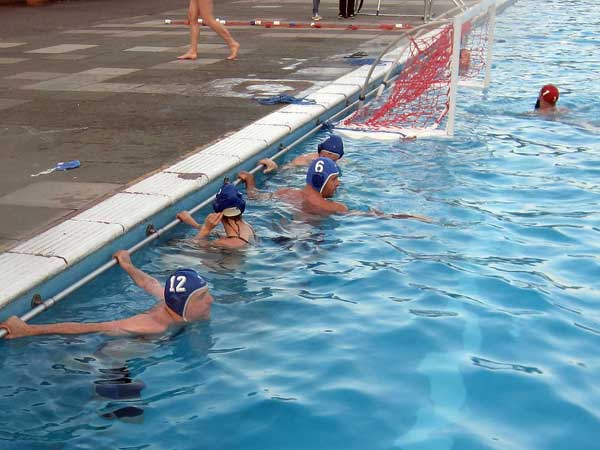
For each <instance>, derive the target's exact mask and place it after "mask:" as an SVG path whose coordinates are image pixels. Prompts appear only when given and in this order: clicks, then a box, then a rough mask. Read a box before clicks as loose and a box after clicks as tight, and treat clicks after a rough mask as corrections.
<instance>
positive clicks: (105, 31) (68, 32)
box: [63, 30, 127, 35]
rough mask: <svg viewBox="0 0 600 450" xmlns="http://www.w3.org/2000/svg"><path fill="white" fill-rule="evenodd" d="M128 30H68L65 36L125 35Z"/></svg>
mask: <svg viewBox="0 0 600 450" xmlns="http://www.w3.org/2000/svg"><path fill="white" fill-rule="evenodd" d="M126 31H127V30H67V31H63V34H105V35H111V34H119V33H125V32H126Z"/></svg>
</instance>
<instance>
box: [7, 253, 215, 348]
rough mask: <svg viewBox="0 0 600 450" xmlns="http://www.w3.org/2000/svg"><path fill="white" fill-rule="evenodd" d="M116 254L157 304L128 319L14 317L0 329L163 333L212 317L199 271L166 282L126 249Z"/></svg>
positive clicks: (20, 333) (12, 332)
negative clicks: (32, 320)
mask: <svg viewBox="0 0 600 450" xmlns="http://www.w3.org/2000/svg"><path fill="white" fill-rule="evenodd" d="M113 256H114V258H115V259H116V260H117V263H118V264H119V265H120V266H121V268H122V269H123V270H124V271H125V272H127V274H128V275H129V276H130V277H131V279H132V280H133V281H134V282H135V284H137V285H138V286H139V287H140V288H142V289H143V290H144V291H146V292H147V293H148V294H150V295H152V296H153V297H154V298H155V299H156V300H157V302H158V303H157V305H156V306H154V307H153V308H152V309H150V310H149V311H146V312H143V313H141V314H136V315H135V316H131V317H128V318H126V319H120V320H113V321H109V322H96V323H90V322H87V323H79V322H61V323H52V324H44V325H30V324H27V323H25V322H23V321H22V320H21V319H19V318H18V317H16V316H12V317H10V318H9V319H8V320H6V321H5V322H3V323H0V328H4V329H6V331H7V332H8V334H7V336H6V338H7V339H16V338H20V337H24V336H38V335H42V334H86V333H105V334H110V335H160V334H164V333H166V332H167V331H168V330H169V329H170V328H172V327H173V326H174V325H183V324H184V323H185V322H195V321H199V320H208V319H210V307H211V304H212V302H213V297H212V296H211V295H210V292H209V289H208V285H207V283H206V280H204V278H202V277H201V276H200V275H199V274H198V272H196V271H195V270H193V269H179V270H177V271H175V272H174V273H172V274H171V275H170V276H169V278H167V281H166V283H165V284H164V285H163V284H162V283H160V282H159V281H158V280H157V279H156V278H154V277H152V276H150V275H148V274H147V273H145V272H143V271H142V270H140V269H138V268H137V267H135V266H134V265H133V263H132V262H131V258H130V256H129V252H127V251H126V250H119V251H118V252H116V253H115V254H114V255H113Z"/></svg>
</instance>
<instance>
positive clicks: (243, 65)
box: [0, 0, 453, 251]
mask: <svg viewBox="0 0 600 450" xmlns="http://www.w3.org/2000/svg"><path fill="white" fill-rule="evenodd" d="M398 3H399V4H398ZM376 4H377V3H376V2H375V1H374V0H372V1H370V2H369V1H367V2H365V5H364V6H363V10H362V12H374V10H375V7H376ZM143 5H144V6H143V10H142V9H141V8H140V3H139V2H134V1H132V0H105V1H101V0H93V1H86V0H80V1H72V2H53V3H50V4H49V5H48V6H45V7H39V8H28V7H25V6H21V5H18V4H11V5H9V6H4V5H0V161H1V164H0V251H3V250H6V249H8V248H11V247H13V246H14V245H17V244H18V243H20V242H22V241H23V240H26V239H28V238H30V237H32V236H34V235H36V234H37V233H39V232H41V231H43V230H45V229H47V228H49V227H50V226H52V225H55V224H57V223H60V222H61V221H63V220H65V219H66V218H68V217H70V216H72V215H74V214H76V213H77V212H80V211H81V210H83V209H86V208H89V207H90V206H91V205H93V204H95V203H97V202H98V201H100V200H101V199H103V198H106V197H107V196H110V195H112V194H114V193H116V192H118V191H120V190H122V189H123V187H124V186H126V185H128V184H130V183H131V182H132V181H134V180H137V179H139V178H141V177H144V176H146V175H147V174H149V173H152V172H153V171H155V170H157V169H159V168H160V167H162V166H164V165H166V164H171V163H173V162H174V161H176V160H177V159H179V158H181V157H183V156H184V155H187V154H189V153H190V152H192V151H193V150H194V149H197V148H198V147H200V146H204V145H206V144H208V143H210V142H211V141H214V140H216V139H218V138H220V137H222V136H224V135H226V134H227V133H230V132H233V131H236V130H238V129H240V128H242V127H244V126H245V125H247V124H249V123H250V122H252V121H254V120H257V119H258V118H260V117H262V116H264V115H266V114H268V113H269V112H271V111H273V110H274V109H276V108H278V107H279V106H262V105H260V104H258V103H257V102H256V101H255V100H254V99H253V98H254V97H255V96H257V95H261V96H269V95H274V94H282V93H284V94H289V95H296V96H302V95H304V94H305V93H306V92H308V91H311V90H314V89H315V88H317V87H321V86H324V85H326V84H327V83H328V82H329V81H332V80H334V79H336V78H338V77H339V76H341V75H343V74H345V73H347V72H350V71H351V70H353V69H355V68H356V66H352V65H350V64H349V63H348V61H349V60H348V59H347V58H344V56H346V55H349V54H351V53H353V52H356V51H365V52H366V53H368V56H369V57H375V56H376V55H377V54H378V52H379V50H380V49H381V48H382V47H383V46H384V45H385V44H386V43H387V42H388V41H389V40H390V39H392V38H393V37H395V36H397V35H398V33H399V32H398V31H379V30H361V29H359V30H346V29H331V28H328V27H327V24H331V25H335V26H337V27H339V26H340V25H350V24H351V25H356V26H358V27H359V28H360V27H361V26H362V25H373V24H381V23H386V24H395V23H404V24H420V23H422V19H421V18H420V17H388V16H377V17H376V16H370V15H359V16H357V18H356V19H354V20H352V21H350V20H347V21H339V20H336V19H337V18H336V16H337V2H332V1H322V2H321V8H320V13H321V15H322V16H323V17H324V20H323V24H324V25H323V28H321V29H289V28H283V27H282V28H270V29H268V28H264V27H252V26H249V25H248V26H235V27H231V28H230V31H231V32H232V34H233V35H234V37H235V38H236V39H237V40H238V41H240V43H241V44H242V50H241V52H240V58H239V60H238V61H233V62H232V61H227V60H226V59H225V57H226V56H227V54H228V50H227V47H226V46H225V45H224V43H223V42H222V41H221V40H220V39H219V38H218V36H217V35H216V34H214V33H213V32H212V31H210V30H208V29H207V28H202V32H201V45H200V49H199V50H200V58H199V59H198V60H196V61H177V60H176V59H175V57H176V56H177V55H178V54H181V53H183V52H184V51H185V49H186V48H187V45H186V44H187V41H188V32H187V28H186V27H185V26H183V25H166V24H165V23H164V19H166V18H171V19H175V20H184V19H185V15H186V9H185V6H186V5H185V2H182V1H179V0H178V1H174V0H160V1H157V0H147V1H145V2H144V3H143ZM382 5H383V8H382V12H383V13H387V14H399V15H400V14H405V15H407V14H408V15H420V14H422V13H423V2H422V1H421V0H412V1H402V2H395V4H394V5H393V6H392V4H391V2H386V1H385V0H384V1H383V2H382ZM451 6H453V5H452V3H451V2H449V1H436V2H434V7H433V13H434V15H435V14H440V13H442V12H444V11H445V10H447V9H449V8H451ZM310 13H311V3H310V2H308V1H307V0H277V1H275V0H261V1H257V0H220V1H219V2H218V3H217V4H216V5H215V15H216V16H220V17H224V18H226V19H227V20H229V21H232V20H234V21H250V20H252V19H256V18H263V19H270V20H280V21H285V22H296V23H304V24H306V23H308V22H309V21H310V15H311V14H310ZM73 159H78V160H80V161H81V167H80V168H78V169H75V170H72V171H67V172H53V173H50V174H45V175H40V176H37V177H32V176H31V175H33V174H37V173H39V172H42V171H44V170H46V169H48V168H51V167H53V166H54V165H55V164H56V163H57V162H60V161H68V160H73Z"/></svg>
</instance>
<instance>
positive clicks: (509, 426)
mask: <svg viewBox="0 0 600 450" xmlns="http://www.w3.org/2000/svg"><path fill="white" fill-rule="evenodd" d="M594 6H595V2H592V0H589V1H577V2H575V1H572V2H567V1H558V0H555V1H546V2H544V7H543V8H541V7H540V6H539V5H538V4H537V2H534V1H533V0H529V1H521V2H518V3H517V4H516V5H515V6H513V7H511V8H510V9H509V10H508V11H507V12H505V13H504V15H503V16H501V17H499V20H498V28H497V33H496V35H497V38H498V43H497V44H496V52H495V63H494V68H493V72H492V73H493V76H492V78H493V84H492V86H491V88H490V90H489V92H487V93H486V94H481V93H478V92H475V91H468V90H464V91H462V92H461V95H460V104H459V112H458V116H457V125H458V132H457V136H456V138H455V139H454V140H453V141H451V142H445V141H419V142H416V143H399V144H396V145H393V146H383V145H381V144H378V143H364V142H351V141H347V156H346V157H345V159H344V160H343V165H342V167H343V170H344V174H343V186H342V188H341V189H340V191H339V194H338V196H339V199H340V200H341V201H343V202H346V203H348V204H349V205H351V206H352V207H353V208H356V209H363V210H364V209H367V208H368V207H369V206H372V207H376V208H379V209H382V210H384V211H387V212H414V213H418V214H424V215H428V216H430V217H432V218H433V219H434V223H432V224H424V223H421V222H415V221H408V220H381V219H376V218H368V217H334V218H329V219H326V220H323V221H322V222H318V223H309V224H306V223H301V222H298V221H294V220H292V215H291V213H290V211H289V210H288V209H286V208H285V207H283V206H280V205H279V206H278V205H274V204H273V203H269V202H267V201H265V202H259V203H258V204H256V203H250V204H249V207H248V214H247V216H248V220H249V221H250V222H252V223H253V224H254V225H255V228H256V229H257V230H258V232H259V233H260V235H261V236H262V239H261V245H260V246H259V247H256V248H252V249H249V250H247V251H245V252H242V253H215V252H211V251H208V250H198V249H197V248H196V247H195V246H193V245H192V244H191V243H190V241H189V238H190V237H191V236H192V235H193V233H192V232H190V231H189V230H185V229H181V230H178V231H177V233H178V234H176V235H173V236H171V237H170V239H169V241H167V242H163V243H161V244H160V245H157V246H155V247H153V248H151V249H148V250H146V251H144V252H143V254H140V255H137V256H136V257H135V260H136V262H138V264H140V265H141V266H142V267H143V268H144V269H145V270H147V271H149V272H151V273H152V274H154V275H155V276H157V277H160V278H161V279H164V278H165V277H166V275H167V274H168V273H169V272H170V271H171V270H172V269H174V268H175V267H178V266H192V267H195V268H197V269H198V270H199V271H201V272H202V273H204V274H205V275H206V277H207V278H208V279H209V281H210V284H211V286H212V289H213V291H214V295H215V297H216V299H217V302H216V304H215V306H214V311H213V319H212V321H211V322H210V323H208V324H194V325H192V326H189V327H188V328H187V329H185V330H183V331H182V332H180V333H177V334H175V335H173V336H169V337H165V338H162V339H158V340H156V339H154V340H135V339H113V340H111V339H107V338H104V337H101V336H75V337H57V336H51V337H43V338H36V339H31V340H21V341H12V342H10V343H9V344H5V345H3V349H2V352H1V353H0V359H1V361H2V367H3V372H2V379H1V381H0V399H1V403H0V406H1V407H2V409H3V410H4V412H5V413H4V415H3V420H2V424H1V425H0V439H1V440H2V441H1V443H0V447H1V448H31V449H37V448H40V449H41V448H117V447H118V448H157V449H158V448H179V449H198V448H207V449H208V448H210V449H242V448H243V449H257V450H266V449H339V448H344V449H361V450H363V449H389V448H404V449H417V448H422V449H450V448H455V449H484V448H486V449H487V448H490V449H491V448H495V449H526V448H527V449H565V448H569V449H592V448H597V444H596V443H597V442H598V440H599V439H600V432H599V431H598V430H600V424H599V420H598V418H599V416H600V407H599V405H600V391H598V388H597V381H598V370H599V369H600V359H599V358H598V356H597V355H598V348H599V345H598V344H600V308H599V306H598V302H599V301H600V296H599V293H598V292H599V291H598V280H599V279H600V261H599V256H598V255H599V248H600V247H599V244H598V242H599V233H600V225H599V224H600V221H599V218H600V214H599V210H600V208H599V206H598V205H599V202H600V188H599V186H598V179H599V176H600V156H599V155H600V148H599V145H598V138H599V136H600V133H599V132H598V125H599V124H598V117H600V108H599V107H598V104H597V99H598V97H599V94H600V86H599V83H598V82H597V80H596V78H597V73H598V70H599V67H598V60H597V53H598V52H597V49H598V40H599V39H598V34H597V29H596V28H597V24H598V22H599V17H598V12H597V8H594ZM591 24H596V25H591ZM546 82H553V83H555V84H557V85H558V86H559V87H560V88H561V92H562V95H561V99H560V104H561V105H562V106H566V107H567V108H569V112H568V113H567V114H566V115H564V116H562V117H560V118H556V119H554V120H551V119H548V118H540V117H537V116H531V115H527V114H524V113H526V112H528V111H530V110H531V109H532V107H533V104H534V102H535V97H536V95H537V91H538V89H539V87H540V86H541V85H542V84H544V83H546ZM319 139H320V137H319ZM317 141H318V139H315V140H313V141H312V142H310V143H308V144H307V147H308V148H312V147H314V145H315V144H316V142H317ZM303 178H304V177H303V174H301V173H297V172H287V173H280V174H277V175H276V176H275V177H272V178H270V179H269V180H267V181H266V185H265V189H267V190H274V189H277V188H278V187H282V186H287V185H290V184H295V185H301V184H302V183H303ZM151 305H152V299H150V298H149V297H148V296H146V295H144V294H141V293H140V291H139V290H138V289H137V288H135V287H134V286H132V285H131V283H130V282H129V281H128V279H127V277H126V276H124V275H123V274H122V273H120V272H118V271H117V270H114V271H112V272H111V274H110V276H109V277H104V278H102V279H101V280H96V281H95V282H94V283H92V284H91V285H90V286H88V287H86V288H85V289H83V290H82V291H80V292H78V293H77V294H75V295H73V297H72V298H71V299H70V300H69V301H67V302H64V303H63V304H61V305H59V306H57V307H56V308H55V309H54V310H53V311H51V312H49V313H48V314H47V315H46V316H45V317H44V318H43V319H44V320H89V319H90V318H95V319H96V320H107V319H112V318H114V317H122V316H126V315H130V314H133V313H137V312H139V311H142V310H144V309H145V308H147V307H149V306H151ZM125 364H126V366H127V368H128V371H129V372H128V373H129V375H130V378H131V379H132V380H142V381H143V382H144V383H145V385H146V388H145V389H144V390H143V392H142V396H141V398H140V399H130V400H121V401H119V400H114V401H111V400H107V399H104V398H98V397H94V396H93V394H92V386H93V383H94V381H96V380H98V379H102V378H103V377H104V378H105V377H106V371H104V369H106V368H114V367H123V366H124V365H125ZM123 407H134V408H138V409H140V410H142V411H143V414H142V415H141V417H137V418H130V420H121V421H119V420H107V419H105V418H102V417H101V414H103V413H106V412H107V411H108V412H110V411H114V410H116V409H118V408H123ZM9 412H10V413H9ZM132 422H133V423H132ZM63 445H64V447H63Z"/></svg>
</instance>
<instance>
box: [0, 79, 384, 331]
mask: <svg viewBox="0 0 600 450" xmlns="http://www.w3.org/2000/svg"><path fill="white" fill-rule="evenodd" d="M376 90H377V89H376V88H375V89H373V90H372V91H371V92H369V93H368V94H367V95H368V96H371V95H374V93H375V91H376ZM359 102H360V101H359V100H356V101H354V102H352V103H350V104H349V105H347V106H346V107H345V108H343V109H342V110H341V111H339V112H337V113H335V114H334V115H333V116H331V117H330V119H329V120H335V119H336V118H338V117H339V116H342V115H344V114H347V113H348V112H349V111H350V110H352V109H353V108H354V107H355V106H356V105H357V104H358V103H359ZM324 126H325V124H324V123H320V124H318V125H317V126H316V127H315V128H313V129H312V130H310V131H308V132H307V133H305V134H303V135H302V136H300V137H299V138H298V139H296V140H295V141H294V142H292V143H290V144H288V145H287V146H286V147H284V148H282V149H281V150H279V151H278V152H277V153H275V154H274V155H273V156H271V159H278V158H280V157H281V156H283V155H285V154H286V153H287V152H288V151H289V150H291V149H292V148H293V147H295V146H296V145H298V144H299V143H301V142H302V141H304V140H305V139H307V138H309V137H310V136H312V135H313V134H315V133H316V132H317V131H319V130H320V129H321V128H323V127H324ZM262 167H263V165H262V164H259V165H257V166H256V167H254V168H253V169H252V170H250V173H251V174H254V173H256V172H258V171H259V170H261V168H262ZM239 182H240V180H239V179H236V180H235V181H234V184H239ZM214 198H215V196H214V195H212V196H210V197H208V198H207V199H206V200H204V201H203V202H201V203H199V204H198V205H196V206H195V207H193V208H192V209H190V210H189V212H190V214H194V213H195V212H197V211H199V210H200V209H202V208H204V207H205V206H207V205H208V204H210V203H211V202H212V201H213V199H214ZM180 223H182V222H181V220H179V219H175V220H173V221H172V222H169V223H168V224H167V225H165V226H164V227H162V228H160V229H158V230H156V231H155V232H154V233H152V234H151V235H150V236H148V237H146V238H145V239H143V240H141V241H140V242H138V243H137V244H135V245H134V246H132V247H131V248H129V249H127V251H128V252H129V253H130V254H131V253H135V252H136V251H138V250H139V249H141V248H142V247H144V246H145V245H147V244H149V243H150V242H152V241H154V240H155V239H157V238H159V237H160V236H162V235H164V234H165V233H166V232H168V231H170V230H171V229H172V228H174V227H175V226H177V225H178V224H180ZM116 264H117V261H116V259H114V258H111V259H110V261H108V262H106V263H104V264H103V265H101V266H100V267H98V268H97V269H95V270H93V271H92V272H90V273H89V274H87V275H86V276H84V277H82V278H80V279H79V281H77V282H75V283H74V284H72V285H71V286H69V287H68V288H66V289H64V290H62V291H61V292H59V293H58V294H56V295H54V296H52V297H50V298H49V299H47V300H45V301H43V302H42V303H40V304H39V305H37V306H35V307H34V308H32V309H31V310H29V311H27V312H26V313H25V314H23V315H22V316H21V317H20V319H21V320H22V321H23V322H27V321H28V320H30V319H32V318H34V317H36V316H38V315H39V314H41V313H42V312H44V311H46V310H48V309H50V308H51V307H52V306H54V305H56V304H57V303H58V302H60V301H61V300H63V299H64V298H66V297H67V296H68V295H69V294H71V293H73V292H74V291H76V290H77V289H79V288H80V287H82V286H84V285H85V284H87V283H89V282H90V281H92V280H94V279H95V278H97V277H98V276H100V275H101V274H103V273H104V272H106V271H107V270H108V269H110V268H112V267H113V266H114V265H116ZM7 334H8V333H7V331H6V329H4V328H2V329H0V339H2V338H4V337H5V336H6V335H7Z"/></svg>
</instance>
